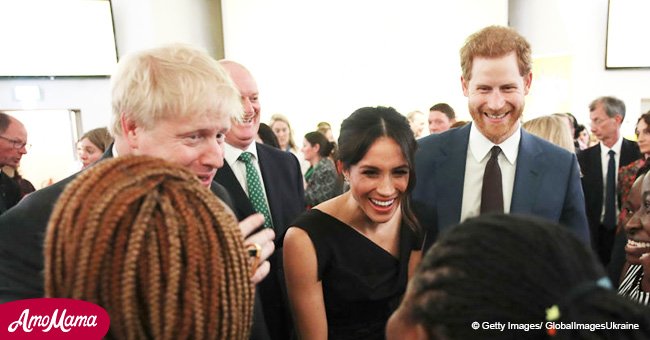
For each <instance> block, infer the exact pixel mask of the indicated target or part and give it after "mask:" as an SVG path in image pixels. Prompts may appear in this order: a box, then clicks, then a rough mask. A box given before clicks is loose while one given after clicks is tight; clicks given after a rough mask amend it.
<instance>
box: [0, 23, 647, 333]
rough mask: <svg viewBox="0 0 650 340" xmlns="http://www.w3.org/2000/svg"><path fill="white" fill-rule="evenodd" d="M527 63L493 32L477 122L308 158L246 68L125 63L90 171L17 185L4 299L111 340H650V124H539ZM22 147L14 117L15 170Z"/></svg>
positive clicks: (4, 213) (442, 108)
mask: <svg viewBox="0 0 650 340" xmlns="http://www.w3.org/2000/svg"><path fill="white" fill-rule="evenodd" d="M531 53H532V52H531V47H530V45H529V43H528V42H527V41H526V39H524V38H523V37H522V36H521V35H520V34H519V33H517V32H516V31H515V30H513V29H511V28H507V27H500V26H489V27H486V28H484V29H482V30H480V31H478V32H476V33H474V34H472V35H471V36H469V37H468V38H467V41H466V42H465V44H464V45H463V47H462V48H461V51H460V61H461V62H460V64H461V71H462V75H461V86H462V91H463V94H464V95H465V96H466V97H467V99H468V109H469V113H470V116H471V121H457V119H456V114H455V111H454V110H453V108H451V106H450V105H448V104H446V103H438V104H435V105H433V106H432V107H431V108H430V110H429V116H428V126H429V133H428V134H427V133H426V130H425V129H426V116H425V114H424V113H422V112H419V111H416V112H412V113H410V114H408V115H402V114H400V113H399V112H397V111H396V110H395V109H394V108H391V107H382V106H368V107H362V108H359V109H357V110H354V112H352V113H351V114H350V115H349V116H348V117H347V118H346V119H345V120H344V121H343V123H342V124H341V127H340V130H339V136H338V139H335V138H334V136H333V134H332V127H331V125H330V124H329V123H327V122H320V123H318V124H317V126H316V128H315V129H314V131H313V132H309V133H307V134H305V135H304V138H303V143H302V148H301V149H299V148H298V146H297V145H296V142H295V140H294V136H293V131H292V129H291V124H290V122H289V119H288V118H287V117H285V116H283V115H281V114H274V115H273V116H272V119H271V121H270V122H269V124H268V125H266V124H264V123H262V122H261V121H260V120H261V109H262V106H261V102H260V99H259V98H260V93H259V91H258V88H257V82H256V80H255V78H254V77H253V74H252V73H251V72H250V71H249V70H248V69H247V68H246V67H245V66H244V65H242V64H240V63H238V62H236V61H232V60H220V61H216V60H214V59H213V58H211V57H210V56H209V55H208V54H207V53H205V52H204V51H201V50H199V49H196V48H194V47H192V46H187V45H168V46H163V47H158V48H152V49H147V50H143V51H139V52H136V53H133V54H131V55H129V56H127V57H125V58H122V59H121V60H120V62H119V64H118V69H117V71H116V72H115V73H114V75H113V76H112V77H111V91H112V116H111V125H110V126H109V127H108V128H107V129H95V130H92V131H88V132H87V133H86V134H84V135H83V136H82V137H81V138H80V139H79V141H78V151H79V158H80V159H81V160H82V162H83V169H82V171H80V172H78V173H76V174H74V175H72V176H70V177H69V178H66V179H64V180H62V181H60V182H57V183H54V184H52V185H50V186H48V187H46V188H43V189H41V190H37V191H35V192H32V193H29V194H24V193H22V192H21V191H20V190H19V186H18V185H17V182H16V181H14V180H13V179H11V178H9V177H8V176H6V175H4V174H2V173H0V180H2V181H1V182H0V184H1V186H0V190H2V191H1V192H2V196H1V197H0V198H1V200H0V233H2V235H3V237H2V238H0V254H2V256H0V303H1V302H8V301H14V300H20V299H27V298H38V297H68V298H75V299H83V300H87V301H90V302H93V303H96V304H98V305H99V306H101V307H103V308H105V309H106V310H107V311H108V313H109V315H110V317H111V325H110V329H109V333H108V334H107V337H108V338H115V339H189V338H192V339H215V338H219V339H273V340H279V339H292V338H297V339H385V338H388V339H515V338H530V339H537V338H540V339H542V338H548V337H556V338H559V339H647V338H649V337H650V334H649V331H650V313H648V312H649V311H648V309H647V308H648V307H647V305H648V304H649V303H650V255H649V254H650V210H648V209H647V205H646V204H645V202H646V201H647V200H648V197H650V177H649V176H646V175H645V174H646V172H647V170H648V168H650V166H648V165H646V161H645V160H646V157H647V155H648V154H649V153H650V138H649V137H650V128H649V126H650V112H648V113H646V114H643V115H641V116H640V117H639V118H638V121H637V125H636V134H637V139H638V142H634V141H630V140H627V139H625V138H623V137H622V135H621V133H620V128H621V124H622V122H623V120H624V118H625V114H626V112H625V105H624V103H623V102H622V101H621V100H619V99H617V98H615V97H611V96H603V97H599V98H597V99H595V100H594V101H593V102H592V103H590V104H589V105H588V108H589V111H590V125H591V132H592V133H593V135H594V136H595V137H597V139H598V142H597V143H596V144H594V145H591V146H590V142H589V141H587V140H585V139H584V132H585V131H586V128H585V127H584V126H581V125H580V124H578V122H577V121H576V119H575V118H574V117H573V116H572V115H571V114H567V113H558V114H551V115H548V116H543V117H539V118H536V119H532V120H529V121H526V122H524V123H523V124H522V120H523V119H522V114H523V111H524V98H525V96H526V95H527V94H528V92H529V91H530V88H531V83H532V81H533V77H532V73H531V68H532V66H531V63H532V58H531ZM27 137H28V136H27V130H26V129H25V127H24V126H23V124H22V123H20V122H19V121H18V120H17V119H15V118H14V117H11V116H10V115H7V114H4V113H0V138H1V139H2V140H0V166H5V165H9V166H13V167H15V168H17V167H18V165H19V162H20V159H21V157H22V156H23V155H25V154H26V153H27V149H28V147H29V145H28V144H27ZM142 287H146V289H142ZM496 323H508V324H509V325H510V324H514V325H528V327H525V329H522V328H517V329H510V328H509V329H507V330H502V331H498V330H495V329H493V328H492V327H485V326H483V325H485V324H487V325H490V324H496ZM606 323H617V324H622V325H623V328H620V329H617V330H611V329H603V328H598V327H597V328H593V327H590V326H588V325H590V324H591V325H593V324H598V325H600V324H606ZM474 324H478V327H474ZM564 324H571V325H574V326H572V327H570V328H567V327H564V326H563V325H564ZM576 324H577V325H587V326H584V327H577V326H575V325H576ZM536 325H539V327H537V326H536ZM585 327H586V328H585ZM523 332H525V333H523Z"/></svg>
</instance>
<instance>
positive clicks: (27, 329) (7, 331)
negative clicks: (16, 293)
mask: <svg viewBox="0 0 650 340" xmlns="http://www.w3.org/2000/svg"><path fill="white" fill-rule="evenodd" d="M109 325H110V319H109V317H108V313H106V311H105V310H104V309H103V308H101V307H99V306H97V305H96V304H93V303H90V302H86V301H81V300H73V299H62V298H42V299H28V300H19V301H13V302H8V303H4V304H1V305H0V338H1V339H101V338H102V337H103V336H104V335H106V333H107V332H108V327H109Z"/></svg>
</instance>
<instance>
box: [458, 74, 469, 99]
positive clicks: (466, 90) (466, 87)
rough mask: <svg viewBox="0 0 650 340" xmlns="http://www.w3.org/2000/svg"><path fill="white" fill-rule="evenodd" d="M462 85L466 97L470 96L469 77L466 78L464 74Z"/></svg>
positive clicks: (461, 77)
mask: <svg viewBox="0 0 650 340" xmlns="http://www.w3.org/2000/svg"><path fill="white" fill-rule="evenodd" d="M460 85H461V86H462V87H463V94H464V95H465V97H469V79H467V80H465V78H464V77H463V76H460Z"/></svg>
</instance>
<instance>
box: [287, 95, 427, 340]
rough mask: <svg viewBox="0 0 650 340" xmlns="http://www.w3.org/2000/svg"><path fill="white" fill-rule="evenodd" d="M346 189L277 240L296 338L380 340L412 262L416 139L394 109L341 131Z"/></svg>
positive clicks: (365, 115) (355, 118) (374, 112)
mask: <svg viewBox="0 0 650 340" xmlns="http://www.w3.org/2000/svg"><path fill="white" fill-rule="evenodd" d="M339 144H340V145H341V149H340V153H339V156H340V160H341V162H342V164H343V174H344V175H345V177H346V179H347V180H348V181H349V184H350V190H349V191H348V192H346V193H344V194H342V195H340V196H337V197H335V198H333V199H331V200H328V201H326V202H324V203H321V204H319V205H317V206H316V207H314V209H312V210H310V211H309V212H307V213H305V214H303V215H302V216H300V217H299V218H298V219H297V220H296V221H295V223H294V225H293V226H292V227H290V228H289V230H288V231H287V234H286V236H285V239H284V265H285V276H286V283H287V290H288V294H289V300H290V305H291V308H292V313H293V316H294V320H295V322H296V331H297V333H298V335H299V338H301V339H327V338H328V339H383V338H384V328H385V325H386V321H387V319H388V315H390V313H391V312H392V310H393V309H394V307H395V306H396V303H397V302H398V301H399V299H400V297H401V295H402V293H403V292H404V290H405V288H406V282H407V280H408V277H409V273H410V270H411V269H412V268H414V267H415V265H416V264H417V263H418V262H419V258H420V252H419V251H418V250H419V249H420V245H421V241H420V237H419V226H418V223H417V222H416V220H415V218H414V217H413V213H412V212H411V209H410V203H409V197H408V194H409V192H410V190H411V189H412V187H413V184H414V182H415V176H414V174H413V156H414V152H415V147H416V143H415V138H414V137H413V132H412V131H411V129H410V126H409V124H408V121H407V120H406V118H405V117H404V116H402V115H400V114H399V113H398V112H397V111H395V109H393V108H386V107H376V108H374V107H365V108H361V109H359V110H357V111H355V112H354V113H353V114H352V115H351V116H350V117H348V118H347V119H346V120H345V121H344V122H343V124H342V125H341V133H340V137H339Z"/></svg>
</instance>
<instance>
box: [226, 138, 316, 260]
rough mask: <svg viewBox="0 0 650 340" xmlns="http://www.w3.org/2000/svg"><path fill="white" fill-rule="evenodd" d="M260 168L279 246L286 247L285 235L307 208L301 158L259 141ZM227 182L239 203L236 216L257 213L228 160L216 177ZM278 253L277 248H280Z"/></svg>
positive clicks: (229, 191)
mask: <svg viewBox="0 0 650 340" xmlns="http://www.w3.org/2000/svg"><path fill="white" fill-rule="evenodd" d="M256 146H257V156H258V157H259V160H258V162H259V166H260V171H261V172H262V179H263V180H264V188H265V189H266V198H267V201H268V202H269V210H271V218H272V219H273V229H274V230H275V245H276V247H282V238H283V236H284V233H285V232H286V231H287V228H288V226H289V224H290V223H291V222H292V221H293V219H294V218H296V217H297V216H298V215H299V214H301V213H302V212H304V211H305V191H304V187H303V181H302V174H301V172H300V163H298V159H296V156H294V155H293V154H292V153H290V152H284V151H281V150H279V149H276V148H274V147H271V146H268V145H265V144H260V143H256ZM214 180H215V181H217V182H218V183H219V184H221V185H223V186H224V187H225V188H226V190H228V193H230V196H231V197H232V199H233V202H234V204H235V215H237V217H238V218H240V219H243V218H246V217H248V216H250V215H252V214H254V213H255V210H254V209H253V205H252V204H251V202H250V200H249V199H248V196H247V195H246V192H244V189H243V188H242V186H241V185H240V184H239V181H237V177H235V174H234V173H233V171H232V168H231V167H230V165H229V164H228V163H227V162H226V163H225V164H224V165H223V167H222V168H221V169H219V171H217V175H216V176H215V178H214ZM276 252H277V251H276Z"/></svg>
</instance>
